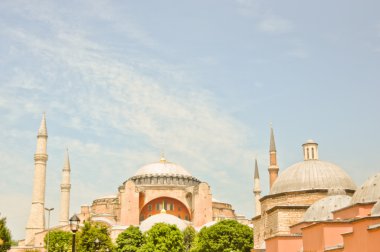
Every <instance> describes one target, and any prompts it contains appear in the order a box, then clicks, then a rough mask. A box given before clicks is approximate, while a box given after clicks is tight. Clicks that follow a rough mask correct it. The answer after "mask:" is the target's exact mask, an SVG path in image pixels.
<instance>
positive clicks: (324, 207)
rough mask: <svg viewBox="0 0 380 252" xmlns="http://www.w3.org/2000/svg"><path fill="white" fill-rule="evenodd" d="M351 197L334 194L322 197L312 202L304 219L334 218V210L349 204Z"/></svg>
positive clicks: (323, 219)
mask: <svg viewBox="0 0 380 252" xmlns="http://www.w3.org/2000/svg"><path fill="white" fill-rule="evenodd" d="M350 202H351V197H350V196H347V195H334V196H328V197H326V198H323V199H320V200H318V201H316V202H314V204H312V205H311V206H310V207H309V208H308V209H307V211H306V213H305V215H304V218H303V220H304V221H325V220H331V219H332V218H333V214H332V212H333V211H335V210H337V209H341V208H343V207H346V206H349V205H350Z"/></svg>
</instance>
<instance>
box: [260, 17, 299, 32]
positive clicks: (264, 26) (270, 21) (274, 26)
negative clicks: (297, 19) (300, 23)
mask: <svg viewBox="0 0 380 252" xmlns="http://www.w3.org/2000/svg"><path fill="white" fill-rule="evenodd" d="M257 27H258V30H259V31H262V32H266V33H289V32H291V31H292V30H293V24H292V23H291V22H290V21H289V20H287V19H284V18H282V17H279V16H273V15H271V16H268V17H264V18H263V19H261V20H260V21H259V23H258V25H257Z"/></svg>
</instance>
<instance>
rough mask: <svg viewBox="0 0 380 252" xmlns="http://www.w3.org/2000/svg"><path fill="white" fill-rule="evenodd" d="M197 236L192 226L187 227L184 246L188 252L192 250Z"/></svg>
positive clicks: (184, 234)
mask: <svg viewBox="0 0 380 252" xmlns="http://www.w3.org/2000/svg"><path fill="white" fill-rule="evenodd" d="M196 235H197V233H196V231H195V229H194V228H193V227H192V226H187V227H186V228H185V230H183V245H184V247H185V251H186V252H188V251H190V249H191V248H192V246H193V243H194V239H195V236H196Z"/></svg>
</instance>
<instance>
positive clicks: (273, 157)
mask: <svg viewBox="0 0 380 252" xmlns="http://www.w3.org/2000/svg"><path fill="white" fill-rule="evenodd" d="M278 170H279V167H278V165H277V151H276V143H275V141H274V133H273V127H272V124H271V127H270V144H269V168H268V171H269V185H270V188H272V185H273V183H274V182H275V181H276V179H277V176H278Z"/></svg>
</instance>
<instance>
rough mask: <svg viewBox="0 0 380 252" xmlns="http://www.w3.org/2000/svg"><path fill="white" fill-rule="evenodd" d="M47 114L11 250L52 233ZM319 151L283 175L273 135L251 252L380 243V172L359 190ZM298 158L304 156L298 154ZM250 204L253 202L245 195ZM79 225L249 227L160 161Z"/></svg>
mask: <svg viewBox="0 0 380 252" xmlns="http://www.w3.org/2000/svg"><path fill="white" fill-rule="evenodd" d="M46 146H47V129H46V119H45V115H44V116H43V118H42V121H41V126H40V128H39V130H38V136H37V148H36V154H35V156H34V160H35V174H34V185H33V194H32V205H31V209H30V217H29V220H28V223H27V226H26V237H25V240H24V241H22V242H20V244H19V247H17V248H12V250H11V251H26V249H30V248H38V249H42V251H43V238H44V236H45V235H46V233H47V230H46V228H45V218H44V202H45V179H46V178H45V177H46V162H47V159H48V155H47V151H46ZM318 147H319V146H318V144H317V143H316V142H314V141H313V140H308V141H307V142H306V143H305V144H303V145H302V148H303V154H302V157H303V161H301V162H299V163H296V164H294V165H291V166H290V167H289V168H287V169H285V170H284V171H282V172H281V173H279V171H280V168H279V165H278V162H277V149H276V145H275V138H274V133H273V128H271V131H270V144H269V168H268V172H269V180H270V181H269V182H270V183H269V186H270V191H269V194H268V195H264V196H261V188H260V176H259V167H258V165H257V161H256V162H255V167H254V177H253V182H254V189H253V194H254V205H255V214H254V217H253V218H252V220H251V222H252V224H253V236H254V248H253V249H252V251H253V252H264V251H267V252H299V251H303V252H306V251H315V252H319V251H321V252H324V251H329V252H354V251H355V252H356V251H363V252H367V251H368V252H374V251H378V247H379V245H380V244H379V241H380V173H379V174H377V175H374V176H373V177H371V178H369V179H368V181H366V182H365V183H364V184H363V185H362V186H361V187H359V188H357V186H356V185H355V183H354V182H353V180H352V179H351V178H350V176H349V175H348V174H347V173H346V172H345V171H344V170H343V169H342V168H341V167H339V166H337V165H335V164H333V163H330V162H326V161H322V160H320V159H319V150H318ZM300 156H301V155H300ZM70 188H71V184H70V162H69V157H68V154H67V155H66V159H65V164H64V168H63V170H62V183H61V207H60V219H59V226H57V227H53V228H52V229H61V230H69V226H68V220H69V205H70ZM247 198H250V195H249V193H248V192H247ZM78 217H79V218H80V220H81V222H83V221H85V220H91V221H96V222H102V223H104V224H106V225H108V226H109V228H110V230H111V238H112V239H113V240H115V239H116V237H117V235H118V234H119V233H121V232H122V231H123V230H125V229H126V228H127V227H128V226H130V225H135V226H139V227H140V229H141V230H142V231H146V230H149V229H150V227H151V226H152V225H154V224H155V223H157V222H166V223H170V224H175V225H177V226H178V227H179V228H180V229H181V230H183V229H184V228H186V227H187V226H188V225H191V226H193V227H195V228H196V229H200V228H202V227H204V226H210V225H212V224H213V223H215V222H217V221H219V220H222V219H236V220H238V221H241V222H243V223H245V224H248V223H249V221H248V220H247V219H245V218H244V217H241V216H239V215H237V214H235V211H234V210H233V208H232V206H231V205H230V204H228V203H224V202H219V201H217V200H215V199H213V198H212V193H211V188H210V186H209V185H208V184H207V182H204V181H201V180H199V179H198V178H195V177H193V176H192V175H191V174H190V173H189V172H188V171H187V170H186V169H185V168H183V167H182V166H180V165H178V164H174V163H171V162H169V161H168V160H167V159H166V158H165V157H164V156H162V157H161V158H160V159H159V160H158V161H157V162H155V163H151V164H147V165H145V166H143V167H141V168H139V169H137V171H136V172H135V174H134V175H133V176H131V177H130V178H128V179H127V180H125V181H124V182H122V184H121V185H120V186H119V187H118V188H117V189H116V190H115V194H114V195H110V196H107V197H101V198H98V199H95V200H93V202H92V204H91V205H90V206H87V205H84V206H82V207H81V210H80V213H79V214H78Z"/></svg>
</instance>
